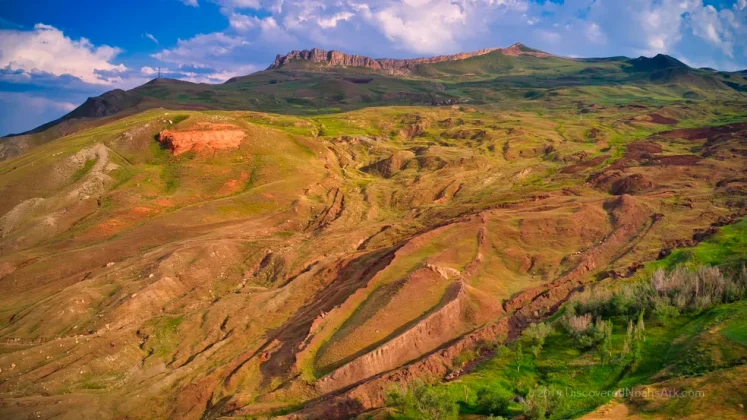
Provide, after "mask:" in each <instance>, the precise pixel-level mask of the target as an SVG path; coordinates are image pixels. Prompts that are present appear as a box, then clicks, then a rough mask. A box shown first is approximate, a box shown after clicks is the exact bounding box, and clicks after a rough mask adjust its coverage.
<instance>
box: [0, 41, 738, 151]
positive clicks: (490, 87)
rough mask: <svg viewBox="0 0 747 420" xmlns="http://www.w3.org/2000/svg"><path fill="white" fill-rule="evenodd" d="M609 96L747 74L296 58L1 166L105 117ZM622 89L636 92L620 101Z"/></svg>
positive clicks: (516, 53) (134, 95)
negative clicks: (110, 121)
mask: <svg viewBox="0 0 747 420" xmlns="http://www.w3.org/2000/svg"><path fill="white" fill-rule="evenodd" d="M603 86H616V87H618V92H619V95H621V96H620V97H621V98H624V100H625V101H629V100H637V101H642V102H650V101H655V100H657V98H662V97H669V98H672V99H682V98H685V99H689V100H694V99H708V98H711V99H716V98H719V99H723V98H728V97H729V96H734V95H737V96H742V95H743V92H746V91H747V73H745V72H741V73H740V72H736V73H725V72H715V71H713V70H711V69H694V68H691V67H689V66H688V65H686V64H685V63H683V62H681V61H679V60H677V59H676V58H673V57H670V56H668V55H663V54H659V55H656V56H655V57H651V58H649V57H639V58H635V59H630V58H626V57H609V58H582V59H574V58H566V57H559V56H555V55H552V54H550V53H547V52H543V51H539V50H536V49H533V48H530V47H527V46H525V45H523V44H514V45H512V46H510V47H508V48H491V49H484V50H479V51H475V52H469V53H460V54H454V55H443V56H436V57H430V58H415V59H386V58H385V59H374V58H369V57H365V56H360V55H353V54H347V53H344V52H340V51H325V50H321V49H311V50H304V51H292V52H290V53H288V54H285V55H278V56H277V58H276V59H275V61H274V62H273V63H272V65H270V67H269V68H268V69H267V70H265V71H260V72H257V73H253V74H250V75H247V76H241V77H235V78H232V79H231V80H229V81H227V82H226V83H224V84H219V85H209V84H202V83H200V84H198V83H190V82H185V81H180V80H173V79H154V80H151V81H150V82H148V83H146V84H144V85H142V86H139V87H137V88H135V89H132V90H129V91H123V90H113V91H111V92H107V93H105V94H103V95H101V96H98V97H95V98H89V99H88V100H87V101H86V102H85V103H84V104H82V105H81V106H80V107H78V108H76V109H75V110H73V111H72V112H70V113H69V114H67V115H65V116H63V117H62V118H60V119H58V120H55V121H52V122H50V123H47V124H44V125H42V126H40V127H38V128H36V129H34V130H31V131H29V132H27V133H24V135H23V136H20V137H19V136H12V137H11V139H6V140H3V141H2V142H0V159H3V158H8V157H12V156H15V155H17V154H18V153H21V152H20V151H22V150H26V148H27V147H28V146H29V145H31V144H34V145H35V144H40V143H44V142H46V141H49V140H51V139H54V138H57V137H60V136H63V135H67V134H69V133H71V132H75V131H76V130H78V129H79V128H80V127H87V126H90V125H92V124H93V125H95V124H98V123H97V120H98V119H100V118H102V117H109V116H112V117H114V118H119V117H122V116H126V115H130V114H132V113H134V112H137V111H140V110H144V109H149V108H154V107H164V108H171V109H193V110H199V109H216V110H257V111H265V112H273V113H279V114H296V115H299V114H300V115H303V114H306V115H310V114H320V113H323V114H324V113H333V112H340V111H349V110H355V109H360V108H365V107H372V106H389V105H433V106H439V105H454V104H465V103H469V104H474V105H480V104H486V103H489V104H500V103H504V102H506V101H508V102H510V103H512V104H520V103H522V102H526V101H535V102H536V101H542V100H551V99H552V98H555V97H556V96H557V95H558V94H559V92H562V94H563V95H564V98H566V99H568V100H572V99H573V98H572V97H573V96H576V97H577V99H587V95H610V94H612V91H607V92H605V93H604V94H602V93H601V92H600V91H599V90H598V88H599V87H603ZM620 86H631V87H633V86H635V89H630V91H626V92H623V91H620V90H619V87H620ZM569 89H572V90H569ZM630 95H633V96H632V97H631V96H630ZM600 99H601V98H600ZM552 100H554V101H556V99H552ZM621 100H622V99H621ZM29 136H30V137H29Z"/></svg>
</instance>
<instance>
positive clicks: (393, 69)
mask: <svg viewBox="0 0 747 420" xmlns="http://www.w3.org/2000/svg"><path fill="white" fill-rule="evenodd" d="M495 51H500V52H502V53H503V54H504V55H510V56H518V55H532V56H535V57H549V56H550V54H547V53H544V52H541V51H535V50H531V49H529V48H527V47H525V46H523V45H522V44H514V45H512V46H510V47H508V48H488V49H483V50H479V51H474V52H470V53H460V54H453V55H439V56H436V57H430V58H413V59H406V60H398V59H391V58H379V59H374V58H370V57H364V56H361V55H352V54H345V53H343V52H340V51H326V50H320V49H318V48H314V49H311V50H303V51H291V52H290V53H288V54H286V55H280V54H278V56H277V57H276V58H275V62H274V63H272V65H271V66H270V67H269V68H268V70H269V69H277V68H280V67H283V66H285V65H287V64H289V63H291V62H293V61H310V62H312V63H321V64H327V65H330V66H343V67H366V68H370V69H372V70H381V71H385V72H388V73H394V74H407V73H410V72H411V71H412V69H413V68H414V67H415V66H418V65H421V64H433V63H442V62H445V61H457V60H464V59H467V58H471V57H477V56H481V55H485V54H490V53H492V52H495Z"/></svg>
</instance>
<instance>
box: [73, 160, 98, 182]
mask: <svg viewBox="0 0 747 420" xmlns="http://www.w3.org/2000/svg"><path fill="white" fill-rule="evenodd" d="M95 164H96V159H86V162H85V163H84V164H83V166H81V167H80V168H78V170H77V171H75V172H74V173H73V176H72V181H73V182H77V181H80V180H81V179H82V178H83V177H84V176H86V175H87V174H88V173H89V172H91V169H93V166H94V165H95Z"/></svg>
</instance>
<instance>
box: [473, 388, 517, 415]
mask: <svg viewBox="0 0 747 420" xmlns="http://www.w3.org/2000/svg"><path fill="white" fill-rule="evenodd" d="M510 401H511V396H510V395H508V394H507V393H505V392H501V391H499V390H497V389H493V388H483V389H481V390H479V391H478V392H477V410H478V412H479V413H481V414H487V415H490V416H503V415H506V414H508V404H509V402H510Z"/></svg>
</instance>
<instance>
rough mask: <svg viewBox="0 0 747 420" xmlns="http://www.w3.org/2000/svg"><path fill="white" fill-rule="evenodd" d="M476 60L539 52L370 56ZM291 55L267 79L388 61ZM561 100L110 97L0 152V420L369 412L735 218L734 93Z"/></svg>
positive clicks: (739, 127)
mask: <svg viewBox="0 0 747 420" xmlns="http://www.w3.org/2000/svg"><path fill="white" fill-rule="evenodd" d="M516 50H518V51H520V52H517V54H518V56H511V54H513V53H512V51H516ZM496 52H498V53H500V55H499V56H495V57H500V59H501V60H503V59H504V58H505V57H507V56H508V57H511V59H515V58H519V59H525V58H527V57H530V58H531V59H532V60H535V59H536V60H553V59H555V58H554V57H552V56H549V55H548V56H547V57H545V56H543V55H542V54H541V53H535V52H532V51H530V52H526V54H530V55H528V56H524V55H522V54H525V52H524V51H523V50H522V49H521V46H514V47H511V48H509V49H504V50H500V51H492V52H491V51H487V52H480V53H477V55H473V56H469V58H467V57H463V56H455V57H448V58H444V57H438V58H434V59H431V61H428V62H423V61H418V60H415V61H410V62H409V64H403V63H402V62H398V63H397V64H392V63H390V64H391V66H392V67H389V69H395V68H400V69H402V68H412V66H419V65H421V64H423V63H426V64H427V65H433V66H438V65H447V64H448V65H453V64H454V63H456V64H459V65H462V64H464V63H465V62H470V60H476V59H477V60H480V59H484V58H485V57H488V56H490V55H491V54H495V53H496ZM299 54H300V55H298V56H292V57H290V58H287V59H285V60H282V59H280V61H283V63H281V66H280V67H279V68H278V69H274V70H272V71H271V72H270V74H273V76H270V77H276V76H277V77H280V76H279V75H282V74H284V73H282V72H284V71H287V70H288V67H287V66H288V63H289V62H293V61H294V60H301V59H303V60H312V61H314V60H316V59H317V58H318V59H319V60H322V63H323V64H324V65H325V66H329V67H330V70H329V71H330V72H335V71H338V70H339V69H338V68H337V67H336V66H338V65H345V66H351V65H352V66H358V65H359V64H362V65H364V66H368V65H372V66H377V65H378V66H382V67H381V68H382V69H384V66H385V65H388V64H383V63H386V61H381V60H379V61H371V62H368V61H366V60H367V59H364V58H359V57H355V56H346V55H339V54H337V53H326V52H319V51H318V50H317V51H316V52H310V53H299ZM532 54H533V55H532ZM307 56H308V58H303V57H307ZM314 57H316V58H314ZM358 60H363V61H358ZM651 60H653V59H651ZM533 62H534V61H533ZM346 63H349V64H346ZM366 63H369V64H366ZM372 63H378V64H372ZM591 65H592V66H596V65H597V64H594V63H592V64H591ZM397 66H400V67H397ZM291 67H292V66H291ZM370 68H371V69H374V70H376V69H375V68H373V67H370ZM435 68H436V67H433V68H432V69H435ZM384 70H387V69H384ZM473 70H474V68H473ZM340 71H342V70H340ZM377 71H378V70H377ZM418 71H422V69H420V70H418ZM433 71H435V70H433ZM470 71H472V70H470ZM304 74H305V73H304ZM344 74H345V77H347V78H350V77H352V76H351V74H349V73H344ZM254 77H256V78H259V77H268V76H267V73H265V74H264V75H258V76H254ZM304 77H305V76H304ZM335 77H337V76H335ZM366 77H372V78H375V77H378V76H376V75H371V76H366ZM470 77H472V76H470ZM355 78H357V79H356V82H349V83H350V84H351V85H353V86H359V85H361V84H363V85H365V83H358V82H360V80H358V79H360V78H361V76H360V75H358V76H355ZM159 83H162V84H160V85H159ZM241 83H245V82H242V81H234V82H233V83H230V84H226V85H225V86H227V87H223V89H228V88H229V87H231V86H236V84H239V85H240V84H241ZM345 83H348V82H345ZM371 83H374V82H371ZM277 84H278V83H275V84H273V85H272V86H277ZM280 84H281V85H282V83H280ZM268 86H269V85H268ZM334 86H337V85H334ZM181 87H182V84H180V83H177V84H170V83H169V82H156V83H151V84H149V85H148V86H146V87H144V88H143V89H154V88H162V89H163V88H168V89H171V88H173V89H181ZM138 89H140V88H138ZM216 89H217V88H216ZM569 89H570V88H569ZM573 89H577V90H578V91H577V92H576V93H575V94H572V95H571V94H568V95H566V94H565V93H562V92H557V95H551V96H547V97H544V98H538V99H526V100H522V101H518V102H500V101H498V102H491V101H490V100H489V98H484V99H485V100H484V101H483V103H479V104H478V103H472V104H469V103H468V104H461V105H458V104H456V105H449V106H434V105H432V104H429V105H425V106H386V107H371V108H363V109H358V110H354V111H350V112H336V113H321V114H317V113H310V114H307V115H300V116H299V115H281V114H277V113H265V112H257V111H252V110H238V111H236V110H234V111H217V110H209V111H206V110H195V109H194V108H191V107H184V108H179V107H175V108H172V109H164V108H146V109H139V108H137V109H136V108H132V109H125V110H120V111H119V113H115V114H113V115H110V116H106V117H103V118H99V119H91V120H86V121H85V122H81V121H78V122H77V123H76V124H78V125H76V126H75V127H76V128H75V130H73V131H71V132H69V133H65V134H63V135H62V136H61V137H57V138H56V140H55V141H41V140H39V141H37V142H36V143H34V144H33V145H29V147H27V148H23V149H21V150H18V151H17V153H16V154H17V156H10V155H8V156H6V158H7V159H6V160H4V161H2V162H0V194H2V197H3V199H2V200H0V215H2V216H0V290H2V292H3V293H2V294H0V339H1V341H0V413H1V414H2V416H1V417H3V418H31V417H33V418H76V419H77V418H97V419H101V418H185V419H190V418H194V419H216V418H247V417H248V418H252V417H255V418H266V417H273V416H286V417H287V418H298V419H301V418H304V419H306V418H309V419H311V418H314V419H316V418H319V419H321V418H323V419H332V418H351V417H354V416H357V415H359V414H361V413H375V410H377V409H379V408H381V407H383V406H386V405H387V404H388V394H389V393H390V391H391V390H392V387H396V386H400V385H406V384H409V383H412V382H413V381H414V380H416V379H420V380H423V381H425V382H427V383H431V384H437V383H441V382H445V383H452V382H454V381H459V380H460V378H462V377H463V376H464V377H465V381H466V380H468V379H469V373H470V369H474V365H465V364H464V363H462V362H460V360H461V358H462V357H463V355H464V354H473V353H474V354H479V355H483V356H481V357H483V358H482V359H478V360H482V361H485V360H489V359H490V358H491V357H492V356H494V353H491V352H484V351H483V350H482V349H484V348H486V346H487V345H488V344H490V345H491V346H499V345H511V343H513V342H514V341H515V340H516V339H517V338H518V337H520V336H521V334H522V332H523V331H524V330H525V329H526V328H527V327H528V326H529V325H531V324H533V323H537V322H542V321H545V320H548V319H551V318H552V317H553V316H555V315H556V314H557V313H558V311H561V310H562V308H563V305H564V304H565V303H566V302H567V301H568V300H569V299H572V298H573V296H575V295H576V294H578V293H579V292H580V291H582V290H584V289H585V288H588V287H590V286H592V285H596V284H599V283H602V282H613V281H623V280H625V279H629V278H634V277H635V276H636V273H637V272H643V271H645V270H643V269H642V267H644V266H646V264H648V263H651V262H655V261H656V260H657V259H662V258H667V256H669V255H675V256H676V255H679V254H678V252H679V250H680V249H684V248H686V247H693V246H696V245H698V244H701V243H703V241H707V240H708V239H709V238H711V237H714V235H718V234H719V232H721V230H722V229H724V228H729V226H730V225H732V224H734V223H738V222H739V221H740V220H741V218H742V217H743V216H744V213H745V210H744V209H745V199H746V198H747V197H745V195H746V194H747V179H745V177H744V173H745V171H747V160H746V159H745V156H746V155H747V125H745V121H747V112H745V110H746V109H747V107H744V106H743V105H744V102H743V100H742V99H740V98H738V97H735V98H731V97H722V98H720V99H719V100H710V99H708V98H706V97H703V98H702V99H699V100H694V99H692V98H690V96H691V95H686V96H682V95H683V94H684V92H686V91H689V90H690V87H688V86H686V87H684V88H683V87H681V86H679V87H678V86H677V85H676V83H675V84H674V85H672V86H669V85H668V86H666V87H658V85H657V87H656V88H655V89H661V90H656V91H657V92H659V93H660V94H661V96H655V97H649V98H648V99H645V100H641V101H633V102H631V101H630V98H631V97H630V96H627V95H626V96H625V99H624V100H623V99H621V97H620V96H617V95H618V94H619V90H624V89H629V91H630V92H634V91H639V90H640V89H642V88H641V87H640V85H635V84H632V82H631V84H630V85H625V86H623V87H620V88H618V91H607V90H606V89H607V88H606V87H602V88H600V87H599V86H596V85H592V84H590V85H586V86H585V87H583V86H582V87H576V88H573ZM584 89H585V90H584ZM486 92H487V91H486ZM579 92H582V93H579ZM258 95H259V94H258ZM578 95H585V97H586V100H583V101H580V102H579V97H580V96H578ZM676 95H680V96H679V99H677V98H676ZM593 98H603V100H595V99H593ZM633 98H636V97H635V96H633ZM159 100H160V101H163V99H159ZM160 103H161V104H163V103H164V102H160ZM140 105H142V103H140V104H139V106H140ZM193 105H194V104H193ZM114 108H116V107H114ZM114 108H112V106H109V105H102V106H101V107H96V109H100V110H103V109H111V110H114ZM185 108H186V109H185ZM96 112H98V111H96ZM103 114H106V112H103ZM569 116H570V117H569ZM71 121H72V120H71ZM55 127H57V126H55ZM53 129H55V128H54V127H52V128H48V129H46V130H43V131H42V132H40V133H38V134H34V133H32V134H30V135H31V136H37V135H40V134H44V133H48V130H53ZM34 138H35V139H39V138H41V137H34ZM19 186H25V187H23V188H21V187H19ZM26 186H33V187H26ZM729 255H731V254H729ZM730 258H731V257H730ZM527 351H528V350H527ZM724 375H727V373H724ZM456 383H458V382H456ZM651 386H667V385H666V384H663V385H656V384H652V385H651ZM599 405H602V404H599ZM603 408H604V407H603ZM604 409H605V410H607V408H604ZM613 409H614V410H620V408H618V407H617V406H614V407H611V408H609V410H613Z"/></svg>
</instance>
